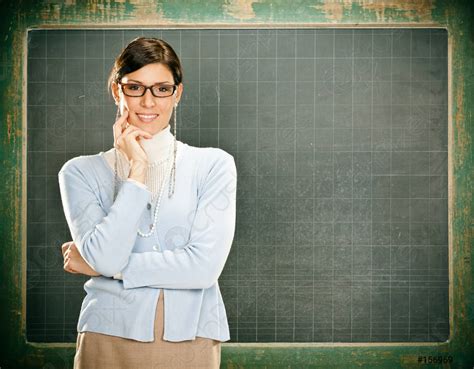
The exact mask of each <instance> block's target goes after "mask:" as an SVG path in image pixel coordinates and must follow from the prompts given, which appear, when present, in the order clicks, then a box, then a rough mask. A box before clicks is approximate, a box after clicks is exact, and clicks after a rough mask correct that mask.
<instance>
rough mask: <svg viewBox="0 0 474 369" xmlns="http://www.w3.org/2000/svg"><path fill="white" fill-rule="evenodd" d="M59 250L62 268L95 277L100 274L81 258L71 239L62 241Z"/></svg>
mask: <svg viewBox="0 0 474 369" xmlns="http://www.w3.org/2000/svg"><path fill="white" fill-rule="evenodd" d="M61 251H62V253H63V258H64V270H65V271H66V272H69V273H73V274H85V275H89V276H91V277H97V276H99V275H100V274H99V273H97V272H96V271H95V270H94V269H92V268H91V267H90V266H89V264H87V263H86V261H85V260H84V259H83V258H82V256H81V254H80V253H79V251H78V250H77V247H76V244H75V243H74V242H73V241H69V242H66V243H63V244H62V246H61Z"/></svg>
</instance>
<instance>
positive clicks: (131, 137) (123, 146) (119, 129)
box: [113, 109, 153, 164]
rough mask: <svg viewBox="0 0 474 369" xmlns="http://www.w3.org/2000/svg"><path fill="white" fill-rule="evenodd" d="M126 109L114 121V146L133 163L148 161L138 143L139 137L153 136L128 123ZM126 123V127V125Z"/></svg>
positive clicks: (145, 162)
mask: <svg viewBox="0 0 474 369" xmlns="http://www.w3.org/2000/svg"><path fill="white" fill-rule="evenodd" d="M127 118H128V110H126V109H125V110H124V112H123V115H122V116H121V117H120V118H119V119H117V121H116V122H115V123H114V126H113V130H114V147H115V148H117V149H118V150H120V151H121V152H122V153H123V154H125V156H126V158H127V159H128V161H129V162H130V163H131V164H133V163H144V164H147V163H148V157H147V155H146V153H145V151H144V150H143V148H142V147H141V145H140V144H139V143H138V140H139V138H140V137H144V138H152V137H153V136H152V135H151V134H150V133H148V132H146V131H144V130H142V129H139V128H137V127H135V126H133V125H128V123H127ZM127 125H128V127H127Z"/></svg>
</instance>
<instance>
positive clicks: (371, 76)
mask: <svg viewBox="0 0 474 369" xmlns="http://www.w3.org/2000/svg"><path fill="white" fill-rule="evenodd" d="M370 68H371V74H370V79H371V80H372V82H371V102H370V149H371V150H370V178H372V177H373V174H372V167H373V165H372V164H373V162H374V152H373V150H372V147H373V142H372V140H373V137H374V30H372V31H371V60H370ZM370 190H371V196H370V209H371V211H370V237H371V239H372V237H373V236H372V232H373V224H374V218H373V216H374V214H373V212H372V207H373V200H372V198H373V196H372V192H373V191H372V183H371V188H370ZM373 261H374V260H373V252H372V247H371V249H370V291H369V297H370V303H369V319H370V329H369V340H370V341H372V330H373V324H374V322H373V320H372V296H373V289H374V276H373V270H374V264H373ZM389 296H390V297H391V295H389ZM390 301H391V300H390V298H389V312H390V309H391V307H392V305H391V302H390ZM389 315H390V317H391V315H392V314H391V313H389ZM391 329H392V322H391V321H390V322H389V337H390V332H391ZM389 340H390V338H389Z"/></svg>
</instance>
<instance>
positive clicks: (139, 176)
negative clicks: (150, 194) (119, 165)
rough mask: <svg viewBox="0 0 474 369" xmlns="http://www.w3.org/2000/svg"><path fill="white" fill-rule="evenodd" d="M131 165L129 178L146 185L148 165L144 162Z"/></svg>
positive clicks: (133, 162)
mask: <svg viewBox="0 0 474 369" xmlns="http://www.w3.org/2000/svg"><path fill="white" fill-rule="evenodd" d="M130 164H131V165H130V174H129V176H128V178H131V179H134V180H136V181H139V182H141V183H145V176H146V170H147V163H146V162H144V161H132V162H131V163H130Z"/></svg>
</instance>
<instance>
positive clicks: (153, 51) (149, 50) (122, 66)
mask: <svg viewBox="0 0 474 369" xmlns="http://www.w3.org/2000/svg"><path fill="white" fill-rule="evenodd" d="M152 63H161V64H163V65H165V66H166V67H167V68H168V69H169V70H170V72H171V73H172V74H173V79H174V83H175V84H176V85H179V84H180V83H181V82H182V81H183V70H182V67H181V62H180V61H179V58H178V55H176V53H175V51H174V50H173V48H172V47H171V46H170V45H169V44H168V43H167V42H165V41H163V40H161V39H159V38H153V37H137V38H135V39H134V40H133V41H131V42H130V43H129V44H128V45H127V46H126V47H125V48H124V49H123V50H122V52H121V54H120V55H119V56H118V57H117V58H116V59H115V63H114V66H113V68H112V70H111V71H110V75H109V81H108V87H109V91H110V90H111V88H112V82H115V83H119V82H120V80H121V79H122V77H123V76H124V75H126V74H128V73H132V72H134V71H136V70H138V69H140V68H142V67H144V66H145V65H148V64H152Z"/></svg>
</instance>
